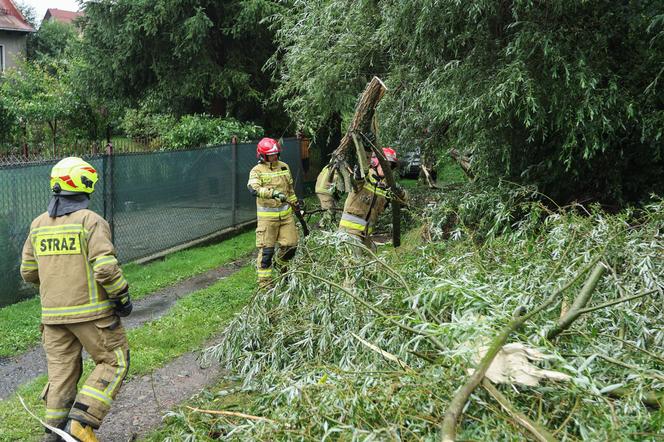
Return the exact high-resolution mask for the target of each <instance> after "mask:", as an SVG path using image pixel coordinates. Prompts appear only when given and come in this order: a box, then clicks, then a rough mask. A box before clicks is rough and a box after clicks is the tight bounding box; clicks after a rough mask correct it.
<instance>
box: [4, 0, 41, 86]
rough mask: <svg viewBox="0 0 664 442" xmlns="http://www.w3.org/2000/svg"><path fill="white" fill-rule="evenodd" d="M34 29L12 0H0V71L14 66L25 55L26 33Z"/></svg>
mask: <svg viewBox="0 0 664 442" xmlns="http://www.w3.org/2000/svg"><path fill="white" fill-rule="evenodd" d="M31 32H35V29H34V28H33V27H32V26H31V25H30V23H28V22H27V21H26V20H25V18H24V17H23V15H22V14H21V12H20V11H19V10H18V8H17V7H16V5H14V3H13V2H12V0H0V73H2V72H4V71H5V70H7V69H9V68H12V67H14V66H16V62H17V60H18V59H20V58H21V57H25V50H26V42H27V40H28V34H30V33H31Z"/></svg>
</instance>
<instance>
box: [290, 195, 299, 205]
mask: <svg viewBox="0 0 664 442" xmlns="http://www.w3.org/2000/svg"><path fill="white" fill-rule="evenodd" d="M288 201H290V202H291V203H294V202H295V201H297V197H296V196H295V195H291V196H289V197H288Z"/></svg>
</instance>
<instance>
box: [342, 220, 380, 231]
mask: <svg viewBox="0 0 664 442" xmlns="http://www.w3.org/2000/svg"><path fill="white" fill-rule="evenodd" d="M339 225H340V226H341V227H346V228H348V229H352V230H358V231H360V232H362V233H364V226H363V225H362V224H358V223H354V222H352V221H348V220H346V219H342V220H341V222H340V223H339ZM371 232H373V227H369V230H368V231H367V233H371Z"/></svg>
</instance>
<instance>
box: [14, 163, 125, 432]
mask: <svg viewBox="0 0 664 442" xmlns="http://www.w3.org/2000/svg"><path fill="white" fill-rule="evenodd" d="M97 180H98V175H97V171H96V170H95V169H94V168H93V167H92V166H91V165H90V164H88V163H87V162H85V161H83V160H82V159H80V158H75V157H70V158H65V159H63V160H62V161H60V162H58V163H57V164H56V165H55V166H54V167H53V169H52V171H51V182H50V186H51V190H52V192H53V196H52V198H51V201H50V203H49V206H48V210H47V211H46V212H45V213H43V214H41V215H39V216H38V217H37V218H35V220H34V221H33V222H32V224H31V225H30V232H29V235H28V238H27V240H26V241H25V244H24V246H23V256H22V261H21V276H22V277H23V279H24V280H25V281H27V282H32V283H35V284H38V285H39V294H40V299H41V323H42V325H41V327H42V342H43V345H44V350H45V352H46V359H47V363H48V383H47V384H46V387H45V388H44V390H43V392H42V399H44V400H45V401H46V421H47V422H48V423H49V424H50V425H52V426H54V427H57V428H60V429H64V430H65V431H66V432H68V433H69V434H71V435H72V436H74V437H75V438H77V439H78V440H80V441H83V442H89V441H96V440H97V438H96V437H95V434H94V431H93V430H94V429H97V428H99V426H100V425H101V423H102V421H103V419H104V417H105V416H106V414H108V412H109V410H110V408H111V403H112V402H113V399H114V398H115V396H116V395H117V393H118V390H119V389H120V386H121V385H122V382H123V380H124V378H125V376H126V374H127V370H128V369H129V346H128V344H127V337H126V334H125V331H124V328H123V326H122V322H121V321H120V317H124V316H127V315H129V313H131V310H132V304H131V299H130V297H129V286H128V284H127V281H126V279H125V277H124V276H123V274H122V270H121V269H120V267H119V265H118V260H117V258H116V256H115V249H114V247H113V243H112V242H111V232H110V228H109V225H108V223H107V222H106V221H105V220H104V219H103V218H102V217H101V216H99V215H97V214H96V213H95V212H93V211H91V210H89V209H88V204H89V202H90V195H91V194H92V193H93V192H94V190H95V184H96V183H97ZM83 349H85V351H87V352H88V353H89V354H90V357H91V358H92V360H93V361H94V363H95V368H94V370H93V371H92V373H91V374H90V376H88V378H87V379H86V381H85V383H84V384H83V386H82V388H81V389H80V391H77V384H78V381H79V379H80V377H81V374H82V369H83V363H82V358H81V351H82V350H83ZM43 440H45V441H58V440H60V438H59V436H57V435H56V434H53V433H50V432H48V431H47V434H46V435H45V437H44V439H43Z"/></svg>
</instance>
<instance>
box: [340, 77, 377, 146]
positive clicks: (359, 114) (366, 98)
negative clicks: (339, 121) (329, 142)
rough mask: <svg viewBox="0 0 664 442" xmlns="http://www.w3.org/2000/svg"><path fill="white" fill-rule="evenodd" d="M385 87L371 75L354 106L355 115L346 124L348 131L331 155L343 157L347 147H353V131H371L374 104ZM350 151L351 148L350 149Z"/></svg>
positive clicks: (374, 109)
mask: <svg viewBox="0 0 664 442" xmlns="http://www.w3.org/2000/svg"><path fill="white" fill-rule="evenodd" d="M386 90H387V88H386V87H385V84H383V82H382V81H380V78H378V77H373V78H372V79H371V81H370V82H369V84H367V87H366V88H365V89H364V92H362V95H361V96H360V100H359V101H358V102H357V106H356V107H355V115H353V119H352V120H351V122H350V126H348V131H347V132H346V134H345V135H344V137H343V138H342V139H341V143H339V147H337V148H336V150H335V151H334V152H333V153H332V157H345V156H346V155H347V152H348V150H349V149H352V148H353V137H352V134H353V133H356V134H357V133H364V134H367V133H369V132H370V131H371V126H372V121H373V118H374V115H375V113H376V106H377V105H378V103H379V102H380V99H381V98H383V95H384V94H385V91H386ZM351 151H352V150H351Z"/></svg>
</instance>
